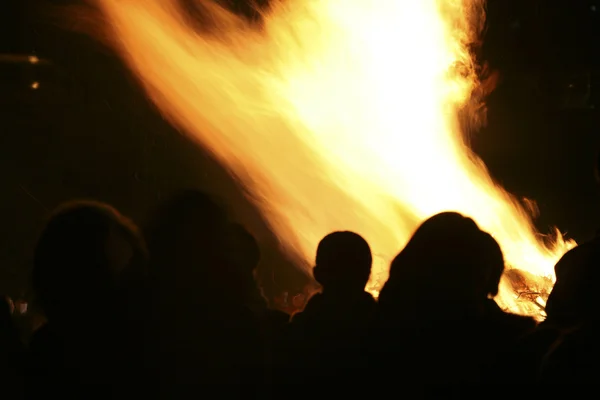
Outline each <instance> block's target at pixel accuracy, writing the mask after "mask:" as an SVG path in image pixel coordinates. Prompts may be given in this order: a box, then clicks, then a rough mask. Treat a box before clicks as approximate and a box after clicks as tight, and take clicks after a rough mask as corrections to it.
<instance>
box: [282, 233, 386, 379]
mask: <svg viewBox="0 0 600 400" xmlns="http://www.w3.org/2000/svg"><path fill="white" fill-rule="evenodd" d="M371 264H372V255H371V249H370V248H369V245H368V243H367V242H366V241H365V240H364V239H363V238H362V237H361V236H360V235H358V234H356V233H353V232H333V233H331V234H329V235H327V236H325V237H324V238H323V240H321V242H320V243H319V246H318V248H317V255H316V265H315V267H314V268H313V275H314V277H315V279H316V280H317V282H319V283H320V284H321V286H322V287H323V291H322V293H318V294H315V295H314V296H313V297H311V298H310V300H309V301H308V303H307V305H306V307H305V309H304V311H302V312H300V313H297V314H295V315H294V316H293V318H292V325H291V334H292V340H291V346H294V347H295V349H294V351H293V352H292V354H295V357H292V359H291V363H292V367H298V368H299V369H300V370H302V369H304V371H300V373H301V374H302V373H304V374H306V375H305V378H306V379H309V380H311V381H312V382H311V383H314V384H317V383H336V382H337V383H340V384H341V383H342V382H344V384H347V380H348V379H353V378H358V377H361V376H362V375H363V374H364V372H365V370H366V369H367V366H366V365H365V361H366V354H365V351H366V349H365V347H364V346H366V345H367V340H368V338H369V332H370V329H371V327H372V325H373V323H374V322H375V318H376V312H377V303H376V302H375V299H373V297H372V296H371V295H370V294H369V293H367V292H365V286H366V285H367V282H368V281H369V276H370V274H371Z"/></svg>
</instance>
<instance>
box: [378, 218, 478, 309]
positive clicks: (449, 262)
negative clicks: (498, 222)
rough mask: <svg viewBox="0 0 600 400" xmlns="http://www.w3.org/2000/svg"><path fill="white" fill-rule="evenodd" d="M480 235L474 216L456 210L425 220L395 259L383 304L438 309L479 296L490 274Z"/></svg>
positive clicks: (466, 301) (381, 298)
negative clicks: (486, 271)
mask: <svg viewBox="0 0 600 400" xmlns="http://www.w3.org/2000/svg"><path fill="white" fill-rule="evenodd" d="M481 234H482V232H481V230H480V229H479V228H478V226H477V224H476V223H475V222H474V221H473V220H472V219H471V218H467V217H464V216H462V215H460V214H458V213H455V212H444V213H440V214H437V215H434V216H433V217H431V218H429V219H428V220H426V221H425V222H423V223H422V224H421V226H419V228H417V230H416V231H415V233H414V234H413V236H412V238H411V239H410V241H409V242H408V244H407V245H406V247H405V248H404V249H403V250H402V251H401V252H400V254H398V256H397V257H396V258H395V259H394V261H393V262H392V265H391V268H390V277H389V279H388V281H387V282H386V284H385V286H384V288H383V289H382V291H381V295H380V297H379V301H380V304H381V305H382V306H384V307H385V306H386V304H389V305H392V304H394V305H395V307H408V308H411V307H438V308H439V307H440V306H443V305H444V304H446V305H449V304H458V303H461V304H468V303H471V302H474V301H477V300H479V299H480V298H481V293H482V291H484V289H482V286H484V282H486V279H487V277H488V276H489V275H486V273H485V269H484V268H483V267H482V264H483V263H485V262H486V261H485V257H483V256H482V250H481V249H480V247H481V246H482V240H481V238H482V237H481ZM486 289H489V286H488V287H487V288H486ZM432 311H433V309H432Z"/></svg>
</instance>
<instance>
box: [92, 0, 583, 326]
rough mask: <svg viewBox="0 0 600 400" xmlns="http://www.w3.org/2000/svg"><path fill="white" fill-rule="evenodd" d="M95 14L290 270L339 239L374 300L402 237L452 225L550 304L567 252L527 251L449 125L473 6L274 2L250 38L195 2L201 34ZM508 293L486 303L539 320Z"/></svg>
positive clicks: (182, 23)
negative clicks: (497, 250) (238, 194)
mask: <svg viewBox="0 0 600 400" xmlns="http://www.w3.org/2000/svg"><path fill="white" fill-rule="evenodd" d="M96 2H97V4H98V5H99V6H100V9H101V10H102V12H103V14H104V17H105V18H106V21H107V27H108V29H109V34H110V36H111V37H112V38H113V39H114V40H115V43H116V45H117V50H118V51H119V52H120V53H121V55H122V56H123V58H124V59H125V61H126V62H127V64H128V65H129V67H130V68H131V69H132V70H133V71H134V72H135V73H136V75H137V76H138V77H139V79H140V81H141V82H142V84H143V85H144V87H145V89H146V91H147V93H148V95H149V97H150V98H151V99H152V100H153V101H154V103H155V104H156V105H157V106H158V107H159V109H160V110H161V111H162V112H163V113H164V114H165V115H166V116H167V117H168V118H169V119H170V120H171V121H172V123H173V124H174V125H176V126H178V127H180V128H181V129H182V130H184V131H185V132H186V133H187V134H188V135H189V136H190V137H192V138H193V139H194V140H195V141H197V143H198V144H199V145H201V146H202V147H203V148H205V149H207V150H208V151H210V152H211V153H212V154H213V155H214V156H215V157H216V158H217V159H218V160H219V161H220V162H221V163H222V164H223V165H224V166H225V167H227V168H228V170H229V171H230V172H231V173H232V174H233V175H235V176H236V177H237V178H238V179H239V180H240V181H241V182H242V183H243V185H244V186H245V187H246V189H247V190H248V192H249V193H250V200H251V201H253V202H254V203H255V204H256V206H257V207H258V208H259V209H260V210H261V212H262V214H263V216H264V218H265V219H266V221H267V222H268V223H269V225H270V227H271V228H272V230H273V231H274V232H275V233H276V235H277V236H278V237H279V238H280V240H281V244H282V246H283V250H284V251H285V252H287V253H288V254H290V255H292V256H293V257H295V258H296V259H297V260H298V261H299V263H300V264H301V265H303V266H304V267H305V268H307V269H308V268H310V266H311V265H312V263H313V258H314V253H315V249H316V246H317V243H318V242H319V240H320V239H321V238H322V237H323V236H324V235H325V234H327V233H329V232H331V231H334V230H340V229H343V230H353V231H355V232H358V233H360V234H361V235H363V236H364V237H365V238H366V239H367V240H368V241H369V243H370V244H371V247H372V249H373V252H374V254H375V256H376V262H375V265H374V271H373V274H372V277H371V282H370V286H369V288H370V290H371V291H372V292H373V293H375V294H376V293H377V291H378V290H379V288H380V287H381V285H382V284H383V283H384V282H385V280H386V279H387V269H388V267H389V263H390V261H391V260H392V259H393V257H394V256H395V255H396V254H397V253H398V252H399V251H400V250H401V249H402V247H403V246H404V244H405V243H406V242H407V240H408V239H409V238H410V235H411V234H412V232H413V231H414V229H415V228H416V226H417V225H418V224H419V223H420V222H421V221H422V220H424V219H426V218H428V217H429V216H431V215H433V214H436V213H438V212H441V211H447V210H453V211H458V212H461V213H463V214H464V215H467V216H470V217H472V218H474V219H475V220H476V221H477V223H478V224H479V225H480V226H481V227H482V229H484V230H486V231H488V232H490V233H491V234H492V235H493V236H494V237H495V238H496V239H497V240H498V242H499V243H500V245H501V247H502V249H503V251H504V254H505V257H506V261H507V264H508V265H510V266H513V267H515V268H518V269H520V270H523V271H526V272H527V273H528V274H526V278H524V279H525V280H526V285H525V286H527V287H530V288H537V289H536V290H534V291H535V292H536V293H538V292H540V293H542V292H544V291H549V290H550V288H551V286H552V282H553V266H554V264H555V262H556V261H557V260H558V258H559V257H560V256H561V255H562V254H563V253H564V252H565V251H566V250H567V249H569V248H571V247H573V246H574V245H575V243H574V242H569V241H565V240H563V238H562V236H561V235H560V234H559V233H556V235H555V237H553V238H552V240H550V241H549V240H545V241H543V240H541V238H540V235H539V234H538V233H537V232H536V231H535V228H534V226H533V223H532V220H531V216H530V214H529V213H528V211H527V210H526V209H525V208H523V207H522V206H521V205H520V204H519V202H518V201H516V200H515V199H514V198H513V197H512V196H511V195H509V194H508V193H506V192H505V191H504V190H503V189H502V188H501V187H499V186H498V185H496V184H495V183H494V182H493V181H492V179H491V178H490V176H489V174H488V172H487V170H486V168H485V166H484V165H483V163H482V162H481V160H480V159H479V158H477V157H476V156H475V155H474V154H473V153H472V152H471V151H470V150H469V148H468V147H467V145H466V143H465V140H464V135H463V132H462V128H461V124H460V123H459V112H460V113H462V115H468V114H469V113H470V112H471V111H474V110H475V107H478V106H479V104H476V103H477V102H476V101H474V99H475V98H476V91H477V90H478V88H479V87H480V82H479V81H478V78H477V75H476V72H475V66H474V64H473V61H472V58H471V54H470V52H469V50H468V47H469V46H470V45H471V44H472V43H474V42H475V41H476V40H478V38H479V37H478V36H479V34H480V30H481V26H482V23H483V19H484V11H483V5H484V4H483V0H419V1H415V0H377V1H373V0H288V1H286V2H281V3H276V4H274V5H273V6H272V7H271V9H270V10H269V11H268V12H266V13H265V16H264V17H265V18H264V23H263V24H262V25H261V26H256V25H252V24H250V23H248V22H245V21H244V20H243V19H241V18H239V17H237V16H234V15H233V14H231V13H229V12H227V11H225V10H224V9H222V8H219V7H218V6H215V5H213V4H209V2H208V1H200V2H199V3H201V4H202V6H203V7H204V8H205V11H206V12H207V13H208V15H210V18H209V19H207V20H210V22H211V26H210V27H209V28H207V29H202V33H199V32H198V30H194V29H193V28H192V27H191V26H190V25H189V24H187V23H186V19H185V18H183V15H182V11H181V9H180V8H178V6H177V1H175V0H96ZM462 127H464V124H463V125H462ZM549 242H551V243H552V244H551V245H548V243H549ZM509 281H510V280H509V279H504V280H503V283H502V285H501V291H500V294H499V296H498V298H497V299H496V300H497V301H498V302H499V303H500V304H501V305H502V306H503V307H505V308H507V309H510V310H512V311H515V312H519V313H522V314H530V315H537V314H539V312H540V310H539V308H538V307H536V305H535V304H534V302H532V301H531V300H532V299H526V298H525V297H524V296H520V295H519V293H517V292H516V291H515V290H514V284H511V283H510V282H509ZM538 289H539V290H538ZM536 296H537V295H535V296H534V297H536ZM533 300H536V301H538V302H540V303H542V302H543V300H542V299H533Z"/></svg>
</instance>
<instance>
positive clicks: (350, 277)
mask: <svg viewBox="0 0 600 400" xmlns="http://www.w3.org/2000/svg"><path fill="white" fill-rule="evenodd" d="M372 262H373V259H372V256H371V249H370V247H369V244H368V243H367V241H366V240H365V239H363V238H362V237H361V236H360V235H358V234H356V233H354V232H333V233H330V234H329V235H327V236H325V237H324V238H323V240H321V242H320V243H319V246H318V248H317V257H316V265H315V267H314V269H313V274H314V277H315V279H316V280H317V282H319V283H320V284H321V285H322V286H323V289H324V290H325V291H328V290H331V291H350V292H354V291H364V288H365V286H366V285H367V282H368V281H369V276H370V275H371V264H372Z"/></svg>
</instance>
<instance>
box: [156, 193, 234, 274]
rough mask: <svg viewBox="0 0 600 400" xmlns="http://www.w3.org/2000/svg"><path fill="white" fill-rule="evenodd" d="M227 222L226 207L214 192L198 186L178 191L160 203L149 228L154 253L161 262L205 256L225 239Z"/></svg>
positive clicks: (202, 257) (198, 258)
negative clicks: (217, 200)
mask: <svg viewBox="0 0 600 400" xmlns="http://www.w3.org/2000/svg"><path fill="white" fill-rule="evenodd" d="M226 222H227V217H226V214H225V211H224V210H223V208H222V207H221V206H220V205H219V204H218V203H217V202H216V201H215V200H214V199H213V198H212V197H211V196H210V195H208V194H206V193H203V192H200V191H197V190H184V191H181V192H178V193H175V194H174V195H173V196H171V197H170V198H169V199H167V200H166V201H165V202H163V203H162V204H160V206H159V207H158V209H157V210H156V212H155V213H154V215H153V217H152V220H151V221H150V225H149V226H148V227H147V229H146V238H147V241H148V248H149V250H150V254H151V256H152V258H153V259H154V260H156V261H160V262H166V261H169V262H170V263H173V262H176V261H185V260H188V264H193V263H196V262H198V260H204V259H205V258H206V257H210V256H211V255H212V250H217V249H215V248H214V245H215V243H220V242H221V239H222V238H223V235H224V227H225V226H226ZM164 267H165V268H167V267H168V268H171V267H169V266H168V265H164Z"/></svg>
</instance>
